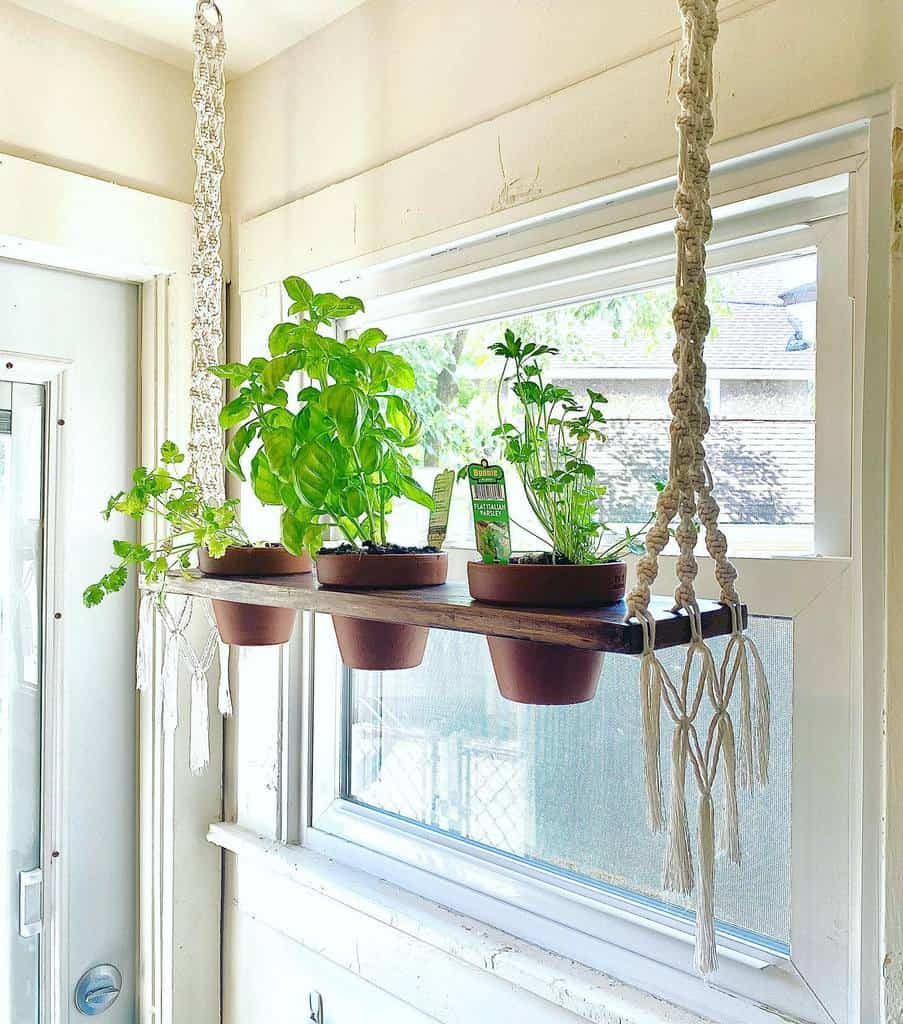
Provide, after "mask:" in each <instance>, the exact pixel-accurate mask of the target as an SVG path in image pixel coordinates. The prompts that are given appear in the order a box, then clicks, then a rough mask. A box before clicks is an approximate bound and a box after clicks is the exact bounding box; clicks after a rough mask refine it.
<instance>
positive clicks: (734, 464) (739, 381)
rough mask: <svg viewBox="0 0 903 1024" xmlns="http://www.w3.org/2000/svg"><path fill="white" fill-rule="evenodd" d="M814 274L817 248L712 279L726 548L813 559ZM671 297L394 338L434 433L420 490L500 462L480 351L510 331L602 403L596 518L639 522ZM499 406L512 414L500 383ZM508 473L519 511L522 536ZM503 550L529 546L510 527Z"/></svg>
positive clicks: (657, 292)
mask: <svg viewBox="0 0 903 1024" xmlns="http://www.w3.org/2000/svg"><path fill="white" fill-rule="evenodd" d="M817 275H818V265H817V256H816V254H815V252H812V251H809V252H805V251H804V252H794V253H790V254H781V255H779V256H776V257H774V258H771V259H768V260H763V261H760V262H755V263H751V264H748V265H744V266H740V267H738V268H736V269H729V270H723V271H720V272H719V271H716V272H715V273H714V274H712V275H711V277H710V283H709V301H710V303H711V307H712V311H713V326H712V333H711V336H710V339H709V342H708V344H707V362H708V368H709V376H708V401H709V409H710V411H711V415H712V426H711V430H710V434H709V441H708V444H707V449H708V451H709V453H710V454H709V461H710V465H711V468H712V472H713V473H714V474H715V477H716V479H717V480H718V482H719V496H720V498H721V505H722V522H723V524H724V526H725V528H726V532H727V534H728V539H729V541H730V542H731V546H732V549H733V550H734V551H735V552H737V553H742V554H809V553H811V552H812V551H813V550H814V541H815V535H814V526H815V391H816V388H815V353H816V291H817V288H816V281H817ZM673 303H674V289H673V287H672V286H671V285H657V286H654V287H651V288H642V289H637V290H631V291H626V292H621V293H614V294H610V295H606V296H603V297H600V298H594V299H592V300H591V301H589V302H582V303H578V304H574V305H566V306H554V307H551V308H546V309H540V310H536V311H533V312H527V313H523V314H520V315H517V316H513V317H501V318H498V319H492V320H487V321H483V322H479V323H474V324H469V325H466V326H462V327H459V328H456V329H453V330H450V331H440V332H435V333H432V334H428V335H425V336H419V337H412V338H407V339H404V340H402V341H398V342H396V348H397V349H398V351H400V352H402V353H403V354H404V355H405V357H406V358H407V359H408V360H409V361H410V362H411V364H412V365H413V366H414V367H415V369H416V371H417V377H418V382H419V383H418V388H417V390H416V391H415V392H414V394H413V401H414V405H415V407H416V408H417V411H418V412H419V413H420V414H421V417H422V418H423V420H424V422H425V423H427V424H428V425H429V426H428V428H427V431H426V434H425V437H424V442H423V446H422V455H421V463H422V468H421V470H420V473H419V476H420V477H421V481H422V482H423V483H424V484H425V485H427V486H429V484H430V483H431V478H432V476H433V475H434V474H435V471H436V468H437V467H442V466H447V465H453V466H460V465H461V464H463V462H465V461H475V460H479V459H480V458H483V457H484V456H486V457H489V458H497V457H498V449H497V445H496V439H495V438H494V437H493V436H492V431H493V429H494V427H495V426H496V425H497V423H498V418H497V413H496V384H497V375H498V373H499V364H498V360H497V359H495V358H494V357H492V356H490V355H489V354H488V352H487V346H488V345H489V344H490V343H491V342H493V341H497V340H499V339H500V338H501V336H502V334H503V332H504V330H505V329H506V328H510V329H511V330H513V331H514V332H515V333H516V334H519V335H522V336H523V337H525V338H528V339H530V340H534V341H538V342H542V343H544V344H549V345H552V346H554V347H556V348H558V349H559V352H558V355H557V356H556V357H555V358H554V359H553V360H552V361H551V365H550V367H549V373H548V374H547V379H550V380H555V381H557V382H559V383H561V384H564V385H565V386H567V387H568V388H570V389H571V390H572V391H573V392H574V394H575V395H576V396H577V398H578V399H579V400H583V399H585V397H586V389H587V387H591V388H594V389H596V390H601V391H602V392H603V394H605V396H606V398H607V399H608V405H607V407H606V415H607V419H608V428H607V438H608V440H607V442H606V443H605V444H597V445H595V446H594V447H593V450H591V452H590V457H591V459H592V460H593V462H594V463H595V464H596V465H597V466H598V468H599V470H600V478H601V479H602V480H604V482H605V483H606V484H607V485H608V488H609V491H608V494H607V495H606V496H605V498H604V499H603V500H602V502H601V506H602V514H603V517H604V518H605V520H606V521H607V522H609V523H611V524H631V525H634V526H635V525H637V524H639V523H642V522H644V521H645V520H646V518H647V517H648V515H649V514H650V511H651V509H652V507H653V506H654V503H655V493H656V492H655V487H654V483H655V481H656V480H663V479H665V478H666V476H667V469H668V445H669V441H668V423H669V421H670V411H669V409H668V391H669V389H670V381H671V375H672V374H673V372H674V363H673V361H672V359H671V349H672V347H673V340H672V328H671V307H672V306H673ZM503 402H504V406H505V407H506V408H508V407H510V405H511V400H510V395H509V393H508V390H507V388H506V389H504V394H503ZM511 476H512V480H511V482H510V485H509V486H510V488H511V489H512V490H513V491H514V501H515V509H516V511H515V512H514V514H515V518H516V519H517V520H518V521H519V522H520V523H523V524H524V525H525V526H526V527H527V528H528V529H529V528H533V527H535V525H536V524H535V521H534V520H533V517H532V516H531V515H530V511H529V508H528V506H527V503H526V500H525V498H524V497H523V494H522V492H521V488H520V485H519V483H518V482H517V481H516V480H515V479H514V478H513V477H514V475H513V474H511ZM456 498H457V500H456V504H455V510H454V514H453V515H452V516H451V517H450V531H451V532H450V536H449V542H450V543H452V544H459V545H461V546H466V547H473V545H474V539H473V529H472V523H471V519H470V514H469V511H468V507H467V495H466V493H465V490H464V489H463V488H459V489H458V491H457V493H456ZM403 514H405V515H406V516H407V517H408V522H407V523H406V526H407V532H408V533H409V535H410V536H411V537H416V536H419V535H421V534H422V533H423V531H424V527H423V522H424V521H425V520H424V516H423V514H420V515H418V514H417V512H416V510H411V509H408V508H404V510H403ZM514 543H515V546H516V547H521V548H526V547H529V546H535V540H534V539H533V538H531V536H530V534H529V533H527V532H526V530H516V533H515V536H514Z"/></svg>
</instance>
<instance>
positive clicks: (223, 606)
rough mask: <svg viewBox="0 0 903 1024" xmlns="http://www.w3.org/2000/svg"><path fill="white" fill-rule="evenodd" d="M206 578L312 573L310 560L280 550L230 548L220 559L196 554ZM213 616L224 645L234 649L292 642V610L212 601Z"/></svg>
mask: <svg viewBox="0 0 903 1024" xmlns="http://www.w3.org/2000/svg"><path fill="white" fill-rule="evenodd" d="M198 566H199V568H200V570H201V572H202V573H203V574H204V575H205V576H225V577H239V578H247V577H255V576H294V575H296V574H301V573H306V572H310V571H311V561H310V556H309V555H307V554H303V555H292V554H290V553H289V552H288V551H286V550H285V548H283V547H278V546H276V547H246V548H240V547H236V548H229V549H228V550H227V551H226V553H225V554H224V555H223V556H222V558H211V557H210V556H209V555H208V554H207V552H206V551H201V552H199V554H198ZM213 614H214V616H215V617H216V625H217V627H218V629H219V635H220V637H222V640H223V643H225V644H233V645H235V646H236V647H272V646H275V645H276V644H284V643H287V642H288V641H289V640H290V639H291V635H292V630H293V629H294V628H295V619H296V618H297V616H298V613H297V612H296V611H295V609H294V608H272V607H270V606H269V605H262V604H241V603H239V602H238V601H214V602H213Z"/></svg>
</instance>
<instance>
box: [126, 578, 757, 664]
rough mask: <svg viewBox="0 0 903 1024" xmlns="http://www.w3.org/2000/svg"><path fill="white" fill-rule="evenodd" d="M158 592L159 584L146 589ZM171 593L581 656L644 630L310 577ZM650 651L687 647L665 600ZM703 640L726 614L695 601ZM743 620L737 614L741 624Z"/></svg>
mask: <svg viewBox="0 0 903 1024" xmlns="http://www.w3.org/2000/svg"><path fill="white" fill-rule="evenodd" d="M144 589H146V590H152V591H159V590H160V585H159V584H155V585H147V584H145V585H144ZM166 591H167V593H169V594H176V595H185V596H191V597H201V598H211V599H213V600H219V601H234V602H237V603H239V604H257V605H267V606H270V607H279V608H294V609H296V610H298V611H308V612H317V613H321V614H324V615H346V616H350V617H353V618H359V619H369V620H373V621H377V622H401V623H406V624H408V625H412V626H429V627H431V628H434V629H448V630H452V631H454V632H462V633H476V634H479V635H483V636H501V637H508V638H510V639H514V640H537V641H541V642H543V643H551V644H561V645H563V646H567V647H578V648H582V649H584V650H596V651H607V652H611V653H614V654H632V655H636V654H641V653H642V649H643V639H642V630H641V629H640V626H639V624H638V623H636V622H629V623H628V622H625V621H624V617H625V615H626V606H625V605H624V604H623V602H622V603H621V604H619V605H612V606H609V607H607V608H596V609H586V608H518V607H509V606H504V607H503V606H499V605H490V604H483V603H481V602H478V601H474V600H473V599H472V598H471V597H470V594H469V593H468V590H467V585H466V584H465V583H457V582H453V583H446V584H443V585H442V586H438V587H422V588H417V589H412V590H339V589H333V588H326V587H319V586H318V585H317V583H316V579H315V577H313V576H312V575H311V574H306V575H304V576H282V577H279V576H272V577H258V578H247V577H241V578H237V577H231V578H224V577H211V576H198V577H192V578H191V579H186V578H184V577H182V576H178V575H173V576H170V577H169V578H168V579H167V581H166ZM651 607H652V610H653V612H654V614H655V616H656V647H658V648H666V647H675V646H680V645H683V644H686V643H689V640H690V625H689V621H688V619H687V617H686V615H683V614H680V613H678V614H675V613H673V612H671V602H670V601H669V600H668V599H666V598H654V599H653V604H652V606H651ZM700 609H701V611H702V623H703V633H704V635H705V636H706V637H715V636H724V635H727V634H729V633H730V632H731V614H730V609H729V608H727V607H726V606H725V605H721V604H718V603H716V602H714V601H700ZM746 621H747V613H746V608H745V607H744V609H743V622H744V625H745V624H746Z"/></svg>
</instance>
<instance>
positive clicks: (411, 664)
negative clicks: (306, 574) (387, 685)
mask: <svg viewBox="0 0 903 1024" xmlns="http://www.w3.org/2000/svg"><path fill="white" fill-rule="evenodd" d="M447 576H448V555H446V554H444V553H443V552H439V553H437V554H412V555H364V554H361V555H318V556H317V580H318V581H319V583H320V585H321V586H324V587H340V588H342V589H347V590H368V589H370V590H372V589H387V590H399V589H409V588H411V587H435V586H438V585H440V584H442V583H444V582H445V580H446V577H447ZM332 624H333V628H334V629H335V635H336V640H338V644H339V651H340V652H341V655H342V661H343V662H344V664H345V665H347V666H348V668H357V669H363V670H365V671H370V672H388V671H393V670H396V669H403V668H416V667H417V666H418V665H419V664H420V663H421V662H422V661H423V655H424V652H425V651H426V641H427V638H428V637H429V632H430V631H429V629H428V628H427V627H426V626H408V625H404V624H401V623H396V622H374V621H372V620H369V619H356V618H351V617H349V616H346V615H333V617H332Z"/></svg>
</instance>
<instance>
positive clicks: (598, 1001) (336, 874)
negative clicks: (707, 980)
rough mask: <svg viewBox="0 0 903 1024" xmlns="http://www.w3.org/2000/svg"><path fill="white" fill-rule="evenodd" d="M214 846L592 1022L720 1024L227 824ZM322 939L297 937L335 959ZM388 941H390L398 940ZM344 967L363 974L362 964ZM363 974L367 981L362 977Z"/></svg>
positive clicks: (213, 838)
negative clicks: (311, 941)
mask: <svg viewBox="0 0 903 1024" xmlns="http://www.w3.org/2000/svg"><path fill="white" fill-rule="evenodd" d="M207 838H208V840H209V841H210V842H211V843H213V844H215V845H216V846H219V847H220V848H221V849H223V850H228V851H229V852H231V853H233V854H235V855H236V857H237V858H239V860H244V861H246V862H256V865H257V866H258V867H261V868H263V869H264V870H266V871H267V872H268V873H270V874H275V875H279V876H282V877H283V878H285V879H288V880H289V881H290V882H291V883H293V884H294V885H298V886H301V887H302V888H303V889H305V890H308V891H310V892H311V893H312V894H316V895H317V896H319V897H325V898H327V899H329V900H331V901H334V902H335V903H337V904H340V905H342V906H344V907H346V908H348V909H349V910H352V911H355V912H357V913H359V914H362V915H365V916H366V917H367V918H369V919H370V920H371V922H376V923H377V924H378V925H382V926H383V927H384V928H385V929H387V930H389V929H391V930H392V931H395V932H398V933H401V935H402V936H406V937H407V939H408V940H413V941H414V942H415V943H417V944H420V945H422V946H424V947H430V948H432V949H435V950H437V951H439V952H441V953H444V954H446V955H448V956H450V957H453V958H454V959H455V960H457V961H460V962H461V963H463V964H467V965H468V966H470V967H476V968H478V969H479V970H481V971H485V972H487V973H488V974H489V975H492V976H493V977H495V978H498V979H500V980H503V981H506V982H508V983H509V984H511V985H514V986H516V987H517V988H518V989H521V990H522V991H524V992H527V993H530V994H532V995H534V996H537V997H539V998H541V999H544V1000H546V1001H547V1002H549V1003H551V1004H553V1005H555V1006H557V1007H559V1008H560V1009H562V1010H565V1011H567V1012H569V1013H573V1014H575V1015H577V1016H578V1017H581V1018H583V1019H585V1020H590V1021H594V1022H596V1024H712V1021H711V1019H710V1018H707V1017H699V1016H697V1015H696V1014H694V1013H691V1012H689V1011H687V1010H683V1009H680V1008H679V1007H676V1006H674V1005H673V1004H671V1003H668V1002H666V1001H664V1000H662V999H659V998H657V997H655V996H653V995H651V994H649V993H646V992H642V991H641V990H639V989H636V988H633V987H631V986H628V985H625V984H623V983H621V982H619V981H617V980H615V979H614V978H611V977H609V976H608V975H605V974H603V973H601V972H599V971H595V970H593V969H591V968H589V967H586V966H584V965H582V964H579V963H577V962H575V961H573V960H568V959H565V958H564V957H560V956H557V955H555V954H553V953H549V952H547V951H545V950H543V949H540V948H539V947H538V946H534V945H531V944H530V943H527V942H524V941H522V940H520V939H516V938H514V937H513V936H511V935H508V934H506V933H505V932H502V931H499V930H498V929H495V928H492V927H490V926H488V925H485V924H483V923H481V922H479V921H476V920H474V919H472V918H469V917H465V916H464V915H461V914H457V913H455V912H453V911H451V910H447V909H445V908H444V907H441V906H439V905H438V904H435V903H432V902H430V901H429V900H425V899H422V898H421V897H419V896H415V895H413V894H412V893H408V892H405V891H404V890H402V889H399V888H397V887H396V886H394V885H391V884H389V883H388V882H384V881H381V880H380V879H378V878H375V877H373V876H371V875H368V874H365V873H363V872H361V871H357V870H355V869H353V868H349V867H346V866H344V865H341V864H338V863H336V862H335V861H332V860H330V859H329V858H327V857H324V856H322V855H321V854H319V853H315V852H313V851H311V850H307V849H304V848H303V847H300V846H286V845H284V844H282V843H280V842H278V841H276V840H273V839H266V838H264V837H262V836H258V835H256V834H254V833H253V832H251V831H249V830H248V829H245V828H242V827H241V826H238V825H234V824H227V823H220V824H214V825H211V826H210V830H209V832H208V835H207ZM294 920H295V921H297V919H294ZM311 930H312V929H310V928H308V929H307V931H308V932H309V931H311ZM314 931H315V932H316V934H315V935H307V934H305V929H304V928H303V925H297V924H296V925H295V926H293V928H292V934H291V935H290V937H291V938H292V939H294V940H296V941H298V942H301V943H302V944H304V945H311V943H310V940H311V939H313V940H315V942H314V943H313V946H315V948H316V952H318V953H320V954H321V955H323V956H326V957H327V958H328V959H332V958H331V957H330V949H329V942H328V937H327V936H325V935H324V933H323V930H322V929H321V928H320V927H317V928H316V929H314ZM399 937H400V936H399ZM385 939H386V940H387V941H389V940H391V936H389V935H386V936H385ZM313 946H312V948H313ZM337 962H342V961H341V960H337ZM342 963H343V966H346V967H349V969H351V970H355V964H354V963H351V964H347V963H344V962H342ZM358 968H359V965H358ZM357 973H361V972H360V970H359V969H358V970H357ZM367 980H370V981H371V982H372V981H373V980H374V979H372V978H370V979H367ZM377 984H378V982H377Z"/></svg>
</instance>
